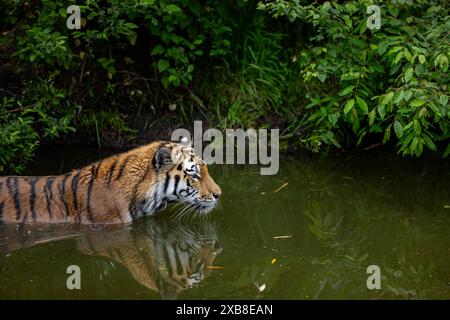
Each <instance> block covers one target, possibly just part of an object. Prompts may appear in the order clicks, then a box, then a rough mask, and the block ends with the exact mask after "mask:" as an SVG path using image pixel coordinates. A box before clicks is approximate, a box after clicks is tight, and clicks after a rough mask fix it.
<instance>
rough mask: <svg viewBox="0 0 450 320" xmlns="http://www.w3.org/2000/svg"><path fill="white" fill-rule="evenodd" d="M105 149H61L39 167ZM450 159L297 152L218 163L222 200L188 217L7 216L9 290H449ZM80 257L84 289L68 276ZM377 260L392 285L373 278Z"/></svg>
mask: <svg viewBox="0 0 450 320" xmlns="http://www.w3.org/2000/svg"><path fill="white" fill-rule="evenodd" d="M111 152H112V151H109V152H108V153H111ZM62 155H64V156H62ZM103 155H104V154H98V153H97V151H96V150H94V149H87V148H69V149H63V148H53V149H48V150H45V153H43V154H41V155H40V157H39V159H38V161H36V164H35V165H34V168H33V170H31V171H30V173H33V174H50V173H52V174H53V173H58V172H65V171H68V170H69V169H71V168H73V167H78V166H81V165H85V164H88V163H89V162H91V161H93V160H96V159H98V158H99V157H101V156H103ZM449 169H450V165H449V162H448V161H447V162H444V161H441V160H432V159H426V160H403V161H402V160H401V159H398V158H396V157H393V156H390V155H386V154H385V153H383V152H379V151H370V152H367V153H364V154H362V155H358V156H355V157H353V158H352V159H345V158H331V159H320V158H318V157H311V156H306V155H296V156H291V157H286V158H283V159H281V162H280V171H279V173H278V174H277V175H276V176H271V177H270V176H266V177H264V176H260V175H259V174H258V172H259V167H257V166H247V167H243V166H240V167H239V166H212V167H211V169H210V171H211V175H212V176H213V177H214V179H215V180H216V182H217V183H218V184H219V185H220V186H221V188H222V191H223V197H222V208H220V209H218V210H216V211H215V212H214V214H213V215H212V217H211V218H210V219H208V220H205V221H193V222H185V223H182V224H181V225H180V224H177V223H173V222H171V220H170V213H169V212H168V211H170V210H166V212H165V213H164V214H162V215H161V216H160V217H159V218H157V219H153V218H149V219H141V220H139V221H137V222H136V223H134V224H132V225H128V226H122V227H108V228H104V229H91V228H88V229H86V228H74V227H62V226H39V227H29V228H28V227H25V228H22V229H20V230H17V229H16V228H15V226H2V227H1V230H0V252H1V253H0V298H3V299H34V298H44V299H161V298H164V299H174V298H178V299H431V298H437V299H450V170H449ZM286 183H287V185H286ZM283 185H285V186H284V187H283V188H282V189H281V190H279V191H278V192H275V191H276V190H277V189H279V188H280V187H281V186H283ZM69 265H78V266H79V267H80V270H81V289H80V290H76V289H75V290H69V289H67V287H66V280H67V278H68V276H69V274H67V273H66V269H67V267H68V266H69ZM369 265H378V266H379V267H380V270H381V289H379V290H376V289H375V290H369V289H368V288H367V286H366V280H367V278H368V277H369V276H370V275H369V274H367V273H366V269H367V267H368V266H369Z"/></svg>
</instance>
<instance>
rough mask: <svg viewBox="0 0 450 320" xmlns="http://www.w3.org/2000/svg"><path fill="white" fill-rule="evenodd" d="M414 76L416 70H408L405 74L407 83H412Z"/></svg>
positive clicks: (410, 68)
mask: <svg viewBox="0 0 450 320" xmlns="http://www.w3.org/2000/svg"><path fill="white" fill-rule="evenodd" d="M413 75H414V69H413V68H412V67H409V68H408V70H406V72H405V76H404V78H405V82H406V83H408V82H409V81H411V79H412V77H413Z"/></svg>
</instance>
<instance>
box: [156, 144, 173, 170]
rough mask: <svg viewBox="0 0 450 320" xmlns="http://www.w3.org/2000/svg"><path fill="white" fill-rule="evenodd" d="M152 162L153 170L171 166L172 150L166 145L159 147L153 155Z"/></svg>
mask: <svg viewBox="0 0 450 320" xmlns="http://www.w3.org/2000/svg"><path fill="white" fill-rule="evenodd" d="M152 164H153V168H154V169H155V170H161V169H163V168H167V167H169V166H171V165H172V164H173V161H172V150H171V149H169V148H167V147H161V148H159V149H158V150H157V151H156V153H155V156H154V157H153V161H152Z"/></svg>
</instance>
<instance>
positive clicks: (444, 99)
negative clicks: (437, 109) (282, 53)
mask: <svg viewBox="0 0 450 320" xmlns="http://www.w3.org/2000/svg"><path fill="white" fill-rule="evenodd" d="M439 102H440V103H441V105H442V106H444V107H445V106H446V105H447V103H448V96H447V95H446V94H442V95H441V96H440V97H439Z"/></svg>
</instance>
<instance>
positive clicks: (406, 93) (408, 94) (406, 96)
mask: <svg viewBox="0 0 450 320" xmlns="http://www.w3.org/2000/svg"><path fill="white" fill-rule="evenodd" d="M412 94H413V93H412V91H411V90H408V91H406V92H405V101H408V100H409V99H411V97H412Z"/></svg>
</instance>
